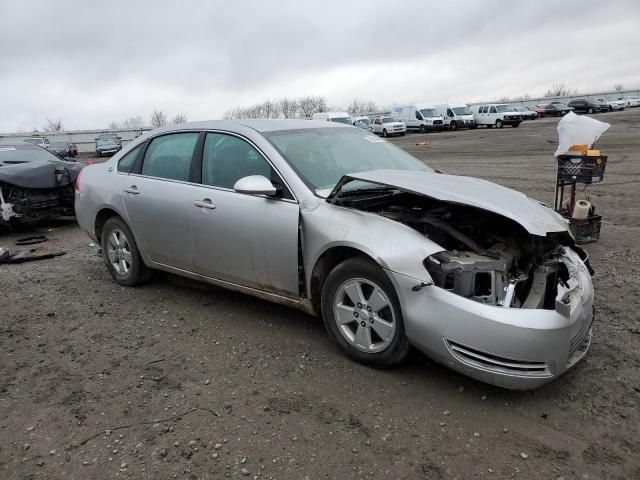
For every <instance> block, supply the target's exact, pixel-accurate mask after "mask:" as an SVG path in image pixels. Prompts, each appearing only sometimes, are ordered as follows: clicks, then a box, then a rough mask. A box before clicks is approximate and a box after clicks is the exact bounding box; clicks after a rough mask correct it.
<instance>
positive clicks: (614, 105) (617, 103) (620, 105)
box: [603, 98, 626, 110]
mask: <svg viewBox="0 0 640 480" xmlns="http://www.w3.org/2000/svg"><path fill="white" fill-rule="evenodd" d="M603 100H606V101H607V103H608V104H609V106H610V107H611V110H624V109H625V107H626V105H625V103H624V100H618V99H616V98H608V99H603Z"/></svg>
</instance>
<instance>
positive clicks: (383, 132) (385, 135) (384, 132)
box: [382, 128, 389, 138]
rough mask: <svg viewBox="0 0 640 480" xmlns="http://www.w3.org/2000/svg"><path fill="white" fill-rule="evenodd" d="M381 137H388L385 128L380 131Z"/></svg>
mask: <svg viewBox="0 0 640 480" xmlns="http://www.w3.org/2000/svg"><path fill="white" fill-rule="evenodd" d="M382 136H383V137H385V138H386V137H388V136H389V134H388V133H387V129H386V128H385V129H384V130H382Z"/></svg>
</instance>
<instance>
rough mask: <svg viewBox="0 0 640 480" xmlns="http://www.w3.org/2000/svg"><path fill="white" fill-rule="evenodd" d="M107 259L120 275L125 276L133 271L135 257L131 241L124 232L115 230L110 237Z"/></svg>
mask: <svg viewBox="0 0 640 480" xmlns="http://www.w3.org/2000/svg"><path fill="white" fill-rule="evenodd" d="M107 257H108V258H109V262H111V266H112V267H113V269H114V270H115V272H116V273H117V274H118V275H122V276H125V275H127V274H128V273H129V271H130V270H131V264H132V261H133V257H132V255H131V247H130V245H129V240H128V239H127V237H126V235H125V234H124V233H123V232H122V230H119V229H114V230H113V231H112V232H111V234H110V235H109V239H108V244H107Z"/></svg>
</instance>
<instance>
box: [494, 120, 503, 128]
mask: <svg viewBox="0 0 640 480" xmlns="http://www.w3.org/2000/svg"><path fill="white" fill-rule="evenodd" d="M502 127H503V125H502V120H500V119H497V120H496V128H502Z"/></svg>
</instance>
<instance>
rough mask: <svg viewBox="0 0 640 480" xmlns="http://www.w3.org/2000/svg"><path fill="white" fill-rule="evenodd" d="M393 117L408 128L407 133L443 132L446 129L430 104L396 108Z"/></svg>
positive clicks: (414, 104) (415, 104)
mask: <svg viewBox="0 0 640 480" xmlns="http://www.w3.org/2000/svg"><path fill="white" fill-rule="evenodd" d="M393 115H394V116H395V117H397V118H398V120H400V121H401V122H403V123H404V124H405V125H406V126H407V131H408V130H414V131H419V132H420V133H425V132H427V131H437V132H441V131H442V129H443V128H444V122H443V120H442V117H441V116H440V115H439V114H438V112H437V111H436V109H435V108H433V106H432V105H430V104H428V103H412V104H409V105H397V106H394V107H393Z"/></svg>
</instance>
